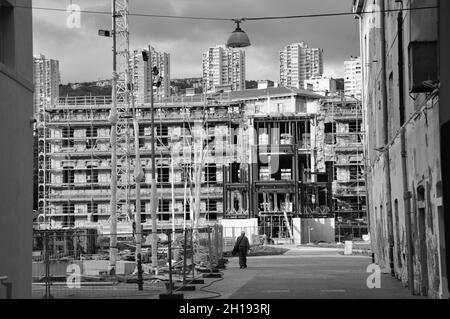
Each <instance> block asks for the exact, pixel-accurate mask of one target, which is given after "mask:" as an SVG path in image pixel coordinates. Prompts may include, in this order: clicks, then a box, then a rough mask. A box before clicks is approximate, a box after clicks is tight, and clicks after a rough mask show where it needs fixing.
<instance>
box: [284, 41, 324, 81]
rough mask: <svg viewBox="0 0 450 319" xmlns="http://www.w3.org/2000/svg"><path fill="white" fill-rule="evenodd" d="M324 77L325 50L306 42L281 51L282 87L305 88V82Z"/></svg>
mask: <svg viewBox="0 0 450 319" xmlns="http://www.w3.org/2000/svg"><path fill="white" fill-rule="evenodd" d="M322 75H323V50H322V49H319V48H309V47H308V45H307V44H306V43H304V42H300V43H292V44H289V45H287V46H285V47H284V48H283V49H282V50H281V51H280V85H281V86H288V87H295V88H298V89H304V88H305V81H306V80H308V79H310V78H312V77H313V76H322Z"/></svg>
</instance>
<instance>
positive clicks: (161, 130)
mask: <svg viewBox="0 0 450 319" xmlns="http://www.w3.org/2000/svg"><path fill="white" fill-rule="evenodd" d="M168 135H169V130H168V128H167V126H157V127H156V143H157V144H156V145H158V146H167V142H168Z"/></svg>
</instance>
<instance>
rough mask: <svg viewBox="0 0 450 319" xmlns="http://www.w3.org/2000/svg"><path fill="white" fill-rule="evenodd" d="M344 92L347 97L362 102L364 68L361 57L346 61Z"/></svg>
mask: <svg viewBox="0 0 450 319" xmlns="http://www.w3.org/2000/svg"><path fill="white" fill-rule="evenodd" d="M344 68H345V69H344V72H345V78H344V91H345V95H347V96H353V97H355V98H357V99H360V100H361V94H362V66H361V57H351V59H350V60H347V61H344Z"/></svg>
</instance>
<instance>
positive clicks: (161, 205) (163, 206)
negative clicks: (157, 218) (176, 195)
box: [158, 199, 170, 213]
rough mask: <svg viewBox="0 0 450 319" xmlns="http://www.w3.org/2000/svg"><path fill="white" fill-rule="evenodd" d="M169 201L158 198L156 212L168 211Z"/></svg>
mask: <svg viewBox="0 0 450 319" xmlns="http://www.w3.org/2000/svg"><path fill="white" fill-rule="evenodd" d="M169 206H170V201H169V200H168V199H160V200H159V202H158V212H160V213H162V212H169Z"/></svg>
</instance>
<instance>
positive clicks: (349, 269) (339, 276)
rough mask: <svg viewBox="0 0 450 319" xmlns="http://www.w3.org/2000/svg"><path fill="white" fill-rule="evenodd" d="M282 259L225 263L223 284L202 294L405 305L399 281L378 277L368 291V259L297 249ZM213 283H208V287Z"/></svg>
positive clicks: (198, 295) (200, 294)
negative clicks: (396, 301)
mask: <svg viewBox="0 0 450 319" xmlns="http://www.w3.org/2000/svg"><path fill="white" fill-rule="evenodd" d="M289 248H290V250H289V251H288V252H287V253H285V254H284V255H281V256H263V257H249V258H248V259H247V265H248V268H246V269H240V268H239V264H238V259H237V258H236V257H232V258H230V259H229V261H230V262H229V263H228V264H227V269H225V270H224V271H223V273H224V276H223V280H218V281H216V282H214V283H213V284H211V285H210V286H209V287H207V288H205V289H207V290H210V291H214V292H216V293H219V294H220V297H217V298H214V299H229V298H231V299H409V298H417V299H419V298H424V297H417V296H411V295H410V292H409V290H408V289H407V288H406V287H404V286H403V285H402V283H401V282H400V281H398V280H397V279H395V278H393V277H391V276H390V275H389V274H381V281H380V282H381V287H380V288H373V289H369V288H368V287H367V283H366V280H367V278H368V276H369V275H370V273H367V272H366V270H367V266H368V265H369V264H371V258H369V257H366V256H354V255H350V256H344V255H342V254H340V253H339V252H340V251H341V250H342V249H335V248H320V247H319V248H318V247H297V246H291V247H289ZM215 280H217V279H214V280H213V279H207V280H206V281H205V284H209V283H211V282H212V281H215ZM202 286H203V285H199V287H198V289H197V290H196V291H195V292H185V295H184V297H185V299H197V298H208V297H209V298H211V297H214V296H215V294H213V293H207V292H202V291H200V289H199V288H200V287H202Z"/></svg>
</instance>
